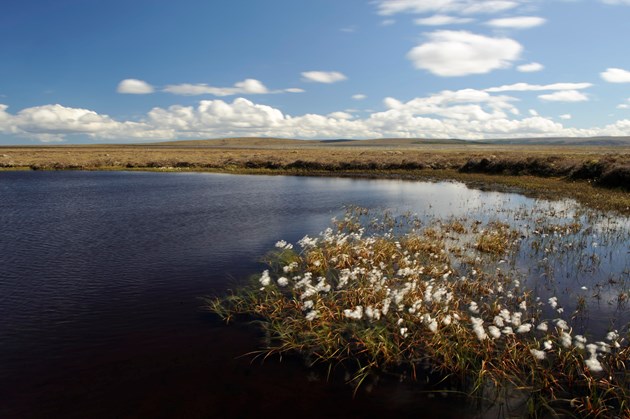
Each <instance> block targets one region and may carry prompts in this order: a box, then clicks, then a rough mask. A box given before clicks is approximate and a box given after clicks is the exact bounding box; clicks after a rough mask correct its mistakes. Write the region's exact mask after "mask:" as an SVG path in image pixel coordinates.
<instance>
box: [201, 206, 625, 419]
mask: <svg viewBox="0 0 630 419" xmlns="http://www.w3.org/2000/svg"><path fill="white" fill-rule="evenodd" d="M539 216H541V217H544V216H545V215H544V214H538V213H536V214H535V217H537V218H538V217H539ZM545 220H546V221H545ZM435 221H436V222H431V223H429V224H426V227H424V226H423V223H422V222H421V221H419V220H418V219H415V218H414V217H413V216H410V215H407V216H402V217H393V216H391V215H389V214H385V215H384V216H383V217H382V218H381V219H376V218H374V215H373V214H371V213H370V212H369V211H368V210H365V209H361V208H350V209H349V211H348V212H347V214H346V216H345V217H344V218H343V219H341V220H338V221H336V222H335V224H334V226H333V227H332V228H330V229H328V230H326V231H325V232H323V233H322V234H320V236H318V237H308V236H306V237H304V238H303V239H302V240H300V241H299V242H298V243H297V244H296V246H295V247H294V246H293V245H292V244H290V243H286V242H284V241H280V242H278V243H277V244H276V250H275V251H274V252H272V253H271V254H270V255H269V256H268V258H267V261H268V264H269V269H268V270H265V271H264V272H263V273H262V274H261V275H257V276H256V277H254V278H252V281H251V283H250V284H249V285H246V286H243V287H241V288H239V289H238V290H236V291H235V292H234V293H233V294H231V295H228V296H225V297H219V298H212V299H209V300H208V307H209V309H210V310H211V311H212V312H214V313H216V314H218V315H219V316H221V317H223V318H224V319H225V320H226V321H228V322H230V321H233V320H237V319H242V318H243V316H244V318H245V319H249V320H252V319H253V320H256V323H257V324H259V325H260V326H261V327H262V328H263V330H264V331H265V333H266V336H267V339H266V341H265V342H264V344H263V345H264V348H263V349H261V351H260V355H263V356H265V357H266V356H275V355H280V356H282V355H290V354H299V355H302V356H304V357H305V359H306V360H307V361H308V362H309V364H312V365H316V364H326V365H329V366H330V368H342V369H345V370H346V371H348V372H349V374H350V376H349V379H348V382H349V383H350V384H352V385H354V386H355V387H357V388H358V387H360V386H361V385H362V384H363V383H365V382H366V380H368V379H369V378H370V377H371V376H378V375H379V374H382V373H383V372H388V371H390V372H392V371H394V372H397V373H401V371H402V372H406V373H407V376H409V377H413V378H415V379H422V380H425V379H429V378H430V377H433V378H434V379H437V380H438V381H441V383H442V385H441V387H442V388H440V389H439V390H437V391H440V392H441V391H444V390H445V388H444V387H446V391H453V392H458V393H466V394H468V395H470V396H471V397H472V398H473V399H475V400H486V401H487V400H492V401H493V402H492V403H495V404H505V405H506V409H507V410H509V408H510V407H513V408H515V409H516V411H518V412H519V413H520V416H525V415H529V416H533V417H538V416H550V417H551V416H556V415H562V414H567V413H568V414H572V415H578V416H581V417H630V405H629V403H630V399H629V397H630V390H629V388H630V375H629V374H628V367H629V366H630V364H629V362H630V347H629V346H628V341H627V336H625V335H627V330H623V331H622V330H609V331H608V333H606V332H603V335H602V336H597V333H589V335H588V336H583V335H579V334H576V333H575V332H574V331H573V329H572V325H571V320H570V319H569V318H568V313H567V314H566V315H565V314H562V313H563V308H562V307H560V306H559V303H558V299H557V298H556V297H552V298H549V299H548V300H547V301H541V299H540V298H537V297H538V296H537V295H536V294H535V293H534V292H533V291H532V290H529V289H527V288H526V286H525V285H524V284H522V283H521V280H522V278H519V276H518V275H517V271H516V270H515V271H512V270H511V269H510V268H509V266H511V265H512V261H513V258H514V256H515V255H516V254H517V251H518V249H519V247H520V245H521V241H520V237H521V234H522V232H518V231H515V230H513V229H512V228H511V227H510V226H509V225H507V224H503V223H500V222H489V223H485V224H484V223H480V222H477V221H475V220H467V219H461V220H449V221H448V222H439V221H437V220H435ZM557 221H558V220H554V219H553V218H552V217H548V218H542V219H540V223H542V224H540V225H539V229H540V231H556V232H558V231H560V232H562V233H563V234H566V235H567V237H568V238H567V239H566V240H569V241H571V240H576V239H577V240H580V239H579V237H580V236H576V237H572V235H573V234H576V233H577V231H579V230H581V228H582V226H579V225H578V224H575V222H573V221H567V224H566V225H565V224H554V223H556V222H557ZM540 231H538V230H537V232H538V233H539V234H540ZM585 234H588V233H585ZM558 237H560V236H558ZM576 269H577V268H576ZM599 333H601V331H600V332H599ZM438 387H439V386H438ZM510 400H518V401H519V403H518V406H510V402H509V401H510ZM504 413H505V412H504ZM507 413H509V411H508V412H507Z"/></svg>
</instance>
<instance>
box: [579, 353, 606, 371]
mask: <svg viewBox="0 0 630 419" xmlns="http://www.w3.org/2000/svg"><path fill="white" fill-rule="evenodd" d="M584 363H585V364H586V366H587V367H588V369H589V371H590V372H602V371H603V370H604V367H602V364H601V363H600V362H599V360H598V359H597V355H596V354H591V356H590V357H589V358H588V359H585V360H584Z"/></svg>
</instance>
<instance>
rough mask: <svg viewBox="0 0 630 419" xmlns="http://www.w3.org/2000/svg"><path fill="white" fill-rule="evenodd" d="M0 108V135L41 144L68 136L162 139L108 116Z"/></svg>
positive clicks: (55, 107)
mask: <svg viewBox="0 0 630 419" xmlns="http://www.w3.org/2000/svg"><path fill="white" fill-rule="evenodd" d="M6 109H7V106H6V105H1V104H0V132H5V133H9V134H15V135H18V136H23V137H29V138H35V139H37V140H39V141H42V142H50V141H62V140H64V139H65V138H66V136H67V135H74V134H81V135H87V136H89V137H93V138H101V139H107V138H147V139H149V138H163V137H164V136H165V134H166V133H164V132H157V131H156V130H155V129H153V128H152V127H150V126H148V125H147V124H145V123H138V122H131V121H126V122H118V121H115V120H114V119H112V118H110V117H109V116H108V115H101V114H98V113H96V112H94V111H92V110H89V109H81V108H69V107H66V106H62V105H59V104H55V105H43V106H34V107H31V108H26V109H22V110H21V111H19V112H18V113H17V114H15V115H11V114H9V113H7V112H6Z"/></svg>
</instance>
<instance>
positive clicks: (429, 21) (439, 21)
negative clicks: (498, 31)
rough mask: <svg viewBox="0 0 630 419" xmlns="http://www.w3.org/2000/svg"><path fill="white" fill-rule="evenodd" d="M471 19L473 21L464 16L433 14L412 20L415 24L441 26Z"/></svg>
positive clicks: (461, 22) (467, 21) (466, 21)
mask: <svg viewBox="0 0 630 419" xmlns="http://www.w3.org/2000/svg"><path fill="white" fill-rule="evenodd" d="M472 21H474V19H471V18H466V17H455V16H449V15H433V16H430V17H424V18H420V19H415V20H414V21H413V22H414V23H415V24H416V25H425V26H443V25H457V24H463V23H469V22H472Z"/></svg>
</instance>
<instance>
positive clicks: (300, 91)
mask: <svg viewBox="0 0 630 419" xmlns="http://www.w3.org/2000/svg"><path fill="white" fill-rule="evenodd" d="M284 91H285V92H287V93H304V89H300V88H298V87H289V88H288V89H284Z"/></svg>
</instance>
